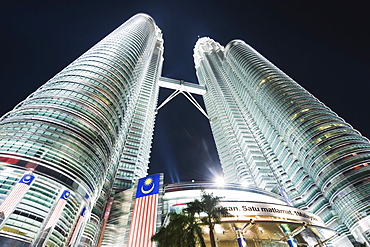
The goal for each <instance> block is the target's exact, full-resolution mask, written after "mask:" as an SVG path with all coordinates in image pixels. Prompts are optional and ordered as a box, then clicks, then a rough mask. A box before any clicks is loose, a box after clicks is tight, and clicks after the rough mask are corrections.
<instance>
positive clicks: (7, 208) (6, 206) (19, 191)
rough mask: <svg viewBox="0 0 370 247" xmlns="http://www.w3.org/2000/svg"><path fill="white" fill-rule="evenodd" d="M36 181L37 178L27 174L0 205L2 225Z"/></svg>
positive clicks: (0, 221)
mask: <svg viewBox="0 0 370 247" xmlns="http://www.w3.org/2000/svg"><path fill="white" fill-rule="evenodd" d="M34 179H35V176H33V175H30V174H25V175H23V177H22V178H21V179H20V180H19V181H18V183H17V184H16V185H15V186H14V188H13V189H12V191H11V192H10V193H9V195H8V196H7V197H6V198H5V200H4V201H3V202H2V203H1V205H0V215H1V220H0V223H2V222H4V221H5V220H6V219H7V218H8V217H9V215H10V214H11V213H12V212H13V211H14V209H15V207H16V206H17V204H18V203H19V202H20V201H21V200H22V198H23V196H24V194H26V192H27V190H28V189H29V188H30V185H31V184H32V182H33V180H34Z"/></svg>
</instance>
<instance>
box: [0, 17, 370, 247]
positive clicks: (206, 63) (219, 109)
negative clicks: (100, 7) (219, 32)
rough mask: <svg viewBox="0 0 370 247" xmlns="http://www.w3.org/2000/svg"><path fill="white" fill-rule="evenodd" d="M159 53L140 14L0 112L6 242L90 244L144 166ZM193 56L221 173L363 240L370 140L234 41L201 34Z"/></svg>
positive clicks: (367, 234)
mask: <svg viewBox="0 0 370 247" xmlns="http://www.w3.org/2000/svg"><path fill="white" fill-rule="evenodd" d="M163 52H164V48H163V39H162V33H161V30H160V29H159V28H158V27H157V26H156V24H155V22H154V20H153V19H152V18H151V17H150V16H148V15H146V14H137V15H135V16H133V17H132V18H130V19H129V20H128V21H126V22H125V23H124V24H122V25H121V26H120V27H118V28H117V29H116V30H114V31H113V32H112V33H111V34H109V35H108V36H107V37H105V38H104V39H103V40H101V41H100V42H99V43H97V44H96V45H95V46H93V47H92V48H91V49H90V50H88V51H87V52H86V53H84V54H83V55H82V56H80V57H79V58H78V59H76V60H75V61H74V62H72V63H71V64H70V65H68V66H67V67H66V68H64V69H63V70H62V71H61V72H59V73H58V74H57V75H55V76H54V77H53V78H51V79H50V80H49V81H47V82H46V83H45V84H44V85H42V86H41V87H40V88H39V89H37V90H36V91H35V92H34V93H32V94H31V95H30V96H29V97H27V98H26V99H25V100H24V101H22V102H21V103H19V104H18V105H17V106H16V107H15V108H14V109H13V110H12V111H10V112H9V113H7V114H6V115H4V116H3V117H2V118H1V121H0V169H1V172H0V224H1V225H0V227H1V231H0V245H1V246H6V245H9V246H10V245H11V246H46V245H47V246H96V245H97V243H98V239H99V237H100V229H101V228H102V219H103V217H104V210H105V208H106V204H107V202H108V201H109V200H108V199H109V198H110V197H111V196H112V195H114V193H116V192H120V191H122V190H125V189H128V188H130V187H132V185H133V184H134V182H135V181H137V179H139V178H141V177H144V176H146V175H147V169H148V164H149V157H150V147H151V142H152V137H153V131H154V122H155V116H156V109H157V101H158V93H159V88H160V86H159V81H160V80H161V73H162V65H163ZM194 61H195V68H196V74H197V77H198V81H199V84H200V85H201V86H204V87H205V88H206V90H207V91H206V93H205V94H204V96H203V98H204V101H205V105H206V110H207V114H208V116H209V119H210V125H211V128H212V132H213V136H214V139H215V142H216V146H217V150H218V153H219V157H220V160H221V164H222V169H223V172H224V177H225V180H226V182H229V183H238V184H243V185H246V186H257V187H259V188H261V189H264V190H267V191H271V192H275V193H278V194H281V195H282V196H284V197H285V198H286V201H287V203H288V204H290V205H292V206H295V207H298V208H301V209H305V210H308V211H311V212H312V213H314V214H316V215H319V216H320V217H321V218H322V219H323V220H324V222H325V223H326V225H327V226H328V227H330V228H332V229H335V230H337V231H338V232H339V233H340V235H339V236H338V237H337V238H336V239H337V240H336V241H337V242H338V243H339V242H341V241H347V242H348V241H351V242H355V241H359V242H367V243H368V244H369V243H370V230H369V229H370V193H369V191H370V165H369V164H368V162H370V142H369V140H368V139H366V138H365V137H363V136H361V135H360V133H359V132H357V131H356V130H354V129H353V128H352V127H351V126H350V125H349V124H348V123H346V122H344V121H343V119H341V118H340V117H338V116H337V115H336V114H335V113H334V112H332V111H331V110H330V109H329V108H328V107H326V106H325V105H324V104H323V103H321V102H320V101H319V100H317V99H316V98H315V97H314V96H312V95H311V94H310V93H308V92H307V91H306V90H305V89H303V88H302V87H301V86H300V85H299V84H297V83H296V82H295V81H293V80H292V79H291V78H290V77H288V76H287V75H286V74H284V73H283V72H282V71H280V70H279V69H278V68H276V67H275V66H274V65H273V64H272V63H270V62H269V61H268V60H267V59H265V58H264V57H262V56H261V55H260V54H259V53H258V52H256V51H255V50H253V48H251V47H250V46H248V45H247V44H246V43H244V42H243V41H241V40H234V41H231V42H230V43H229V44H227V46H226V47H223V46H222V45H220V44H219V43H217V42H215V41H214V40H212V39H210V38H207V37H204V38H200V39H199V40H198V41H197V43H196V45H195V48H194ZM174 165H176V164H174Z"/></svg>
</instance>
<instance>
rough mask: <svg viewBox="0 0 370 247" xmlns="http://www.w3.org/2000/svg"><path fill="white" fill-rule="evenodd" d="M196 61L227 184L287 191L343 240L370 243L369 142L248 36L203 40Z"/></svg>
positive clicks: (289, 197) (286, 192) (199, 43)
mask: <svg viewBox="0 0 370 247" xmlns="http://www.w3.org/2000/svg"><path fill="white" fill-rule="evenodd" d="M194 61H195V67H196V73H197V76H198V80H199V83H200V84H201V85H205V86H206V87H207V90H208V91H207V94H206V95H205V96H204V100H205V105H206V108H207V112H208V114H209V117H210V123H211V128H212V132H213V135H214V139H215V141H216V146H217V149H218V153H219V156H220V160H221V163H222V167H223V172H224V176H225V180H226V182H236V181H237V182H239V183H245V184H250V183H252V184H254V185H256V186H258V187H260V188H263V189H266V190H270V191H275V192H280V193H281V194H283V195H286V199H287V201H288V203H292V204H293V205H294V206H296V207H299V208H301V209H308V210H309V211H311V212H313V213H315V214H318V215H319V216H320V217H321V218H322V219H323V220H324V221H325V223H326V224H327V225H328V226H329V227H331V228H333V229H336V230H337V231H338V232H339V233H342V234H341V235H340V237H338V238H337V240H336V241H338V243H341V242H340V241H342V240H343V241H348V240H350V241H352V242H353V241H354V237H355V238H356V240H357V241H360V242H364V241H367V242H368V243H369V241H370V238H369V236H370V231H369V226H370V216H369V212H370V204H369V199H370V198H369V197H370V194H369V193H368V191H369V189H370V188H369V187H370V184H369V177H370V176H369V175H370V166H369V164H368V162H369V158H370V143H369V140H368V139H366V138H365V137H363V136H361V135H360V133H359V132H357V131H356V130H354V129H353V128H352V127H351V126H350V125H349V124H348V123H346V122H344V121H343V119H341V118H340V117H338V116H337V115H336V114H335V113H334V112H333V111H331V110H330V109H329V108H328V107H327V106H325V105H324V104H323V103H322V102H320V101H319V100H318V99H316V98H315V97H314V96H313V95H311V94H310V93H309V92H307V91H306V90H305V89H304V88H302V87H301V86H300V85H299V84H298V83H296V82H295V81H293V80H292V79H291V78H290V77H289V76H287V75H286V74H284V73H283V72H282V71H281V70H279V69H278V68H277V67H276V66H274V65H273V64H272V63H271V62H269V61H268V60H267V59H265V58H264V57H263V56H262V55H260V54H259V53H258V52H257V51H255V50H254V49H253V48H251V47H250V46H249V45H247V44H246V43H245V42H244V41H241V40H234V41H231V42H230V43H229V44H228V45H227V46H226V47H225V48H224V47H223V46H221V45H220V44H219V43H217V42H215V41H214V40H212V39H210V38H207V37H204V38H201V39H199V40H198V42H197V43H196V45H195V48H194ZM351 234H352V235H351ZM346 235H347V236H348V238H349V239H347V240H344V238H345V236H346ZM342 243H343V245H340V244H339V245H338V246H349V245H347V244H350V243H348V242H347V243H345V242H342Z"/></svg>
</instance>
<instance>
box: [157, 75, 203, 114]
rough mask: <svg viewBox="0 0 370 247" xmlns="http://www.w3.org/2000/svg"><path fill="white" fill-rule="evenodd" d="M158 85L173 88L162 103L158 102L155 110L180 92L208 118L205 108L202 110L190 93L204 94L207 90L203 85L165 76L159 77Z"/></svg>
mask: <svg viewBox="0 0 370 247" xmlns="http://www.w3.org/2000/svg"><path fill="white" fill-rule="evenodd" d="M159 86H160V87H163V88H168V89H173V90H175V91H174V92H173V93H172V94H171V95H170V96H168V97H167V99H165V100H164V101H163V102H162V104H160V105H159V106H158V107H157V111H159V109H161V108H162V107H163V106H164V105H166V104H167V103H168V102H170V101H171V100H172V99H173V98H175V97H176V96H177V95H179V94H180V93H181V94H183V95H184V96H185V97H186V98H187V99H188V100H189V101H190V102H191V103H192V104H193V105H194V106H195V107H196V108H197V109H198V110H199V111H200V112H201V113H202V114H203V115H204V116H205V117H206V118H208V119H209V117H208V115H207V113H206V112H205V110H203V108H202V106H201V105H200V104H199V103H198V102H197V101H196V100H195V98H194V97H193V95H191V94H197V95H202V96H203V95H204V94H206V92H207V90H206V88H205V86H202V85H199V84H195V83H191V82H186V81H184V80H176V79H172V78H167V77H160V78H159Z"/></svg>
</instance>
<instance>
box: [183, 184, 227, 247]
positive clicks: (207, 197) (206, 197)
mask: <svg viewBox="0 0 370 247" xmlns="http://www.w3.org/2000/svg"><path fill="white" fill-rule="evenodd" d="M220 199H221V197H218V196H213V193H210V194H207V193H206V192H205V191H202V197H201V200H200V201H199V200H198V199H196V200H194V201H193V202H189V203H187V208H186V211H187V212H188V213H189V214H190V215H193V216H194V215H195V214H196V213H197V214H198V215H199V216H200V214H201V213H205V214H206V216H205V217H201V221H202V223H203V224H204V225H208V227H209V238H210V241H211V246H212V247H216V242H215V236H214V227H215V224H219V223H221V216H228V215H229V213H228V212H227V209H226V208H224V207H221V206H218V204H219V202H220Z"/></svg>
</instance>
